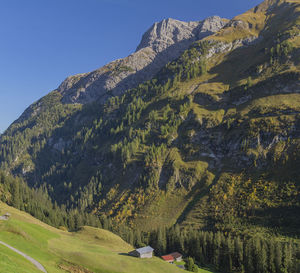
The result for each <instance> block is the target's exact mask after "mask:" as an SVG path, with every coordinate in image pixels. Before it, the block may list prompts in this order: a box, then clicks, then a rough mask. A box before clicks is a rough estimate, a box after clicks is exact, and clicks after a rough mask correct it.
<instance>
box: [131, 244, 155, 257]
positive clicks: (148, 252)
mask: <svg viewBox="0 0 300 273" xmlns="http://www.w3.org/2000/svg"><path fill="white" fill-rule="evenodd" d="M153 251H154V249H153V248H152V247H151V246H145V247H142V248H138V249H135V250H133V251H131V252H129V255H130V256H134V257H137V258H152V257H153Z"/></svg>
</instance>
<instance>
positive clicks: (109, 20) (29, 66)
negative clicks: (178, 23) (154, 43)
mask: <svg viewBox="0 0 300 273" xmlns="http://www.w3.org/2000/svg"><path fill="white" fill-rule="evenodd" d="M260 2H262V0H246V1H245V0H242V1H241V0H226V1H224V0H0V36H1V39H0V41H1V42H0V132H3V131H4V130H5V129H6V128H7V127H8V126H9V125H10V124H11V123H12V122H13V121H14V120H15V119H17V118H18V117H19V115H20V114H21V113H22V112H23V111H24V110H25V109H26V108H27V107H28V106H29V105H30V104H31V103H33V102H34V101H36V100H37V99H39V98H40V97H42V96H44V95H46V94H47V93H48V92H50V91H51V90H54V89H55V88H57V86H58V85H59V84H60V83H61V82H62V81H63V80H64V79H65V78H66V77H67V76H69V75H73V74H77V73H83V72H89V71H92V70H94V69H96V68H99V67H101V66H103V65H104V64H106V63H108V62H110V61H112V60H115V59H117V58H122V57H126V56H127V55H129V54H130V53H131V52H133V51H134V50H135V49H136V47H137V45H138V44H139V42H140V39H141V37H142V34H143V33H144V32H145V31H146V30H147V29H148V28H149V27H150V26H151V25H152V24H153V23H154V22H155V21H161V20H162V19H164V18H169V17H171V18H174V19H178V20H183V21H198V20H202V19H204V18H205V17H208V16H212V15H219V16H221V17H226V18H229V19H230V18H232V17H234V16H235V15H238V14H240V13H242V12H244V11H246V10H248V9H250V8H252V7H254V6H255V5H257V4H259V3H260Z"/></svg>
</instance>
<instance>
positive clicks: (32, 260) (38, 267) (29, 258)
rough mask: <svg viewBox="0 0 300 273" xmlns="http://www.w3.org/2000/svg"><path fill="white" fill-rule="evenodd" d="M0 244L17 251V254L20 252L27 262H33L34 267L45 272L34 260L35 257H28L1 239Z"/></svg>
mask: <svg viewBox="0 0 300 273" xmlns="http://www.w3.org/2000/svg"><path fill="white" fill-rule="evenodd" d="M0 244H1V245H4V246H6V247H8V248H9V249H11V250H12V251H14V252H16V253H18V254H20V255H21V256H23V257H24V258H25V259H26V260H28V261H29V262H31V263H32V264H34V265H35V267H36V268H37V269H39V270H41V271H42V272H44V273H47V271H46V269H45V268H44V267H43V266H42V265H41V264H40V263H39V262H38V261H36V260H35V259H33V258H31V257H29V256H28V255H26V254H25V253H23V252H21V251H19V250H17V249H15V248H13V247H12V246H10V245H8V244H6V243H4V242H2V241H0Z"/></svg>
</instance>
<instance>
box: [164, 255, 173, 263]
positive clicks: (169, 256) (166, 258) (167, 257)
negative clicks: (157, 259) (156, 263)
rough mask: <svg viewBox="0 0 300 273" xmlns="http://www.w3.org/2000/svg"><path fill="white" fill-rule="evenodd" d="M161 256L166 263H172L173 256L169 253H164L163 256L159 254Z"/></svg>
mask: <svg viewBox="0 0 300 273" xmlns="http://www.w3.org/2000/svg"><path fill="white" fill-rule="evenodd" d="M161 258H162V259H163V260H164V261H165V262H168V263H173V262H174V258H173V257H172V256H171V255H165V256H161Z"/></svg>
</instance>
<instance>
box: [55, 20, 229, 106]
mask: <svg viewBox="0 0 300 273" xmlns="http://www.w3.org/2000/svg"><path fill="white" fill-rule="evenodd" d="M226 21H227V20H225V19H221V18H220V17H217V16H214V17H210V18H207V19H205V20H203V21H199V22H181V21H178V20H174V19H166V20H163V21H162V22H159V23H155V24H154V25H153V26H152V27H151V28H150V29H149V30H148V31H147V32H146V33H145V34H144V35H143V39H142V41H141V43H140V45H139V46H138V47H137V50H136V52H134V53H133V54H131V55H130V56H128V57H127V58H124V59H120V60H116V61H114V62H111V63H109V64H108V65H105V66H104V67H101V68H100V69H97V70H96V71H93V72H90V73H86V74H79V75H75V76H71V77H69V78H67V79H66V80H65V81H64V82H63V83H62V84H61V85H60V86H59V87H58V89H57V91H58V92H59V93H61V94H62V95H63V98H62V101H63V102H64V103H82V104H85V103H89V102H92V101H94V100H100V101H101V102H105V101H106V100H107V99H108V98H110V97H111V96H117V95H121V94H123V93H124V92H125V91H126V90H128V89H130V88H134V87H136V86H137V85H138V84H140V83H142V82H144V81H147V80H150V79H151V78H152V77H153V76H154V75H155V74H156V73H158V72H159V70H160V69H162V68H163V66H164V65H165V64H166V63H168V62H170V61H173V60H174V59H176V58H177V57H178V56H179V55H180V54H181V53H182V52H183V51H184V50H186V49H187V48H188V47H189V46H190V45H191V44H192V43H193V42H194V41H196V40H199V39H202V38H204V37H206V36H208V35H210V34H212V33H215V32H217V31H218V30H220V29H221V28H222V27H223V26H224V25H225V23H226Z"/></svg>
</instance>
